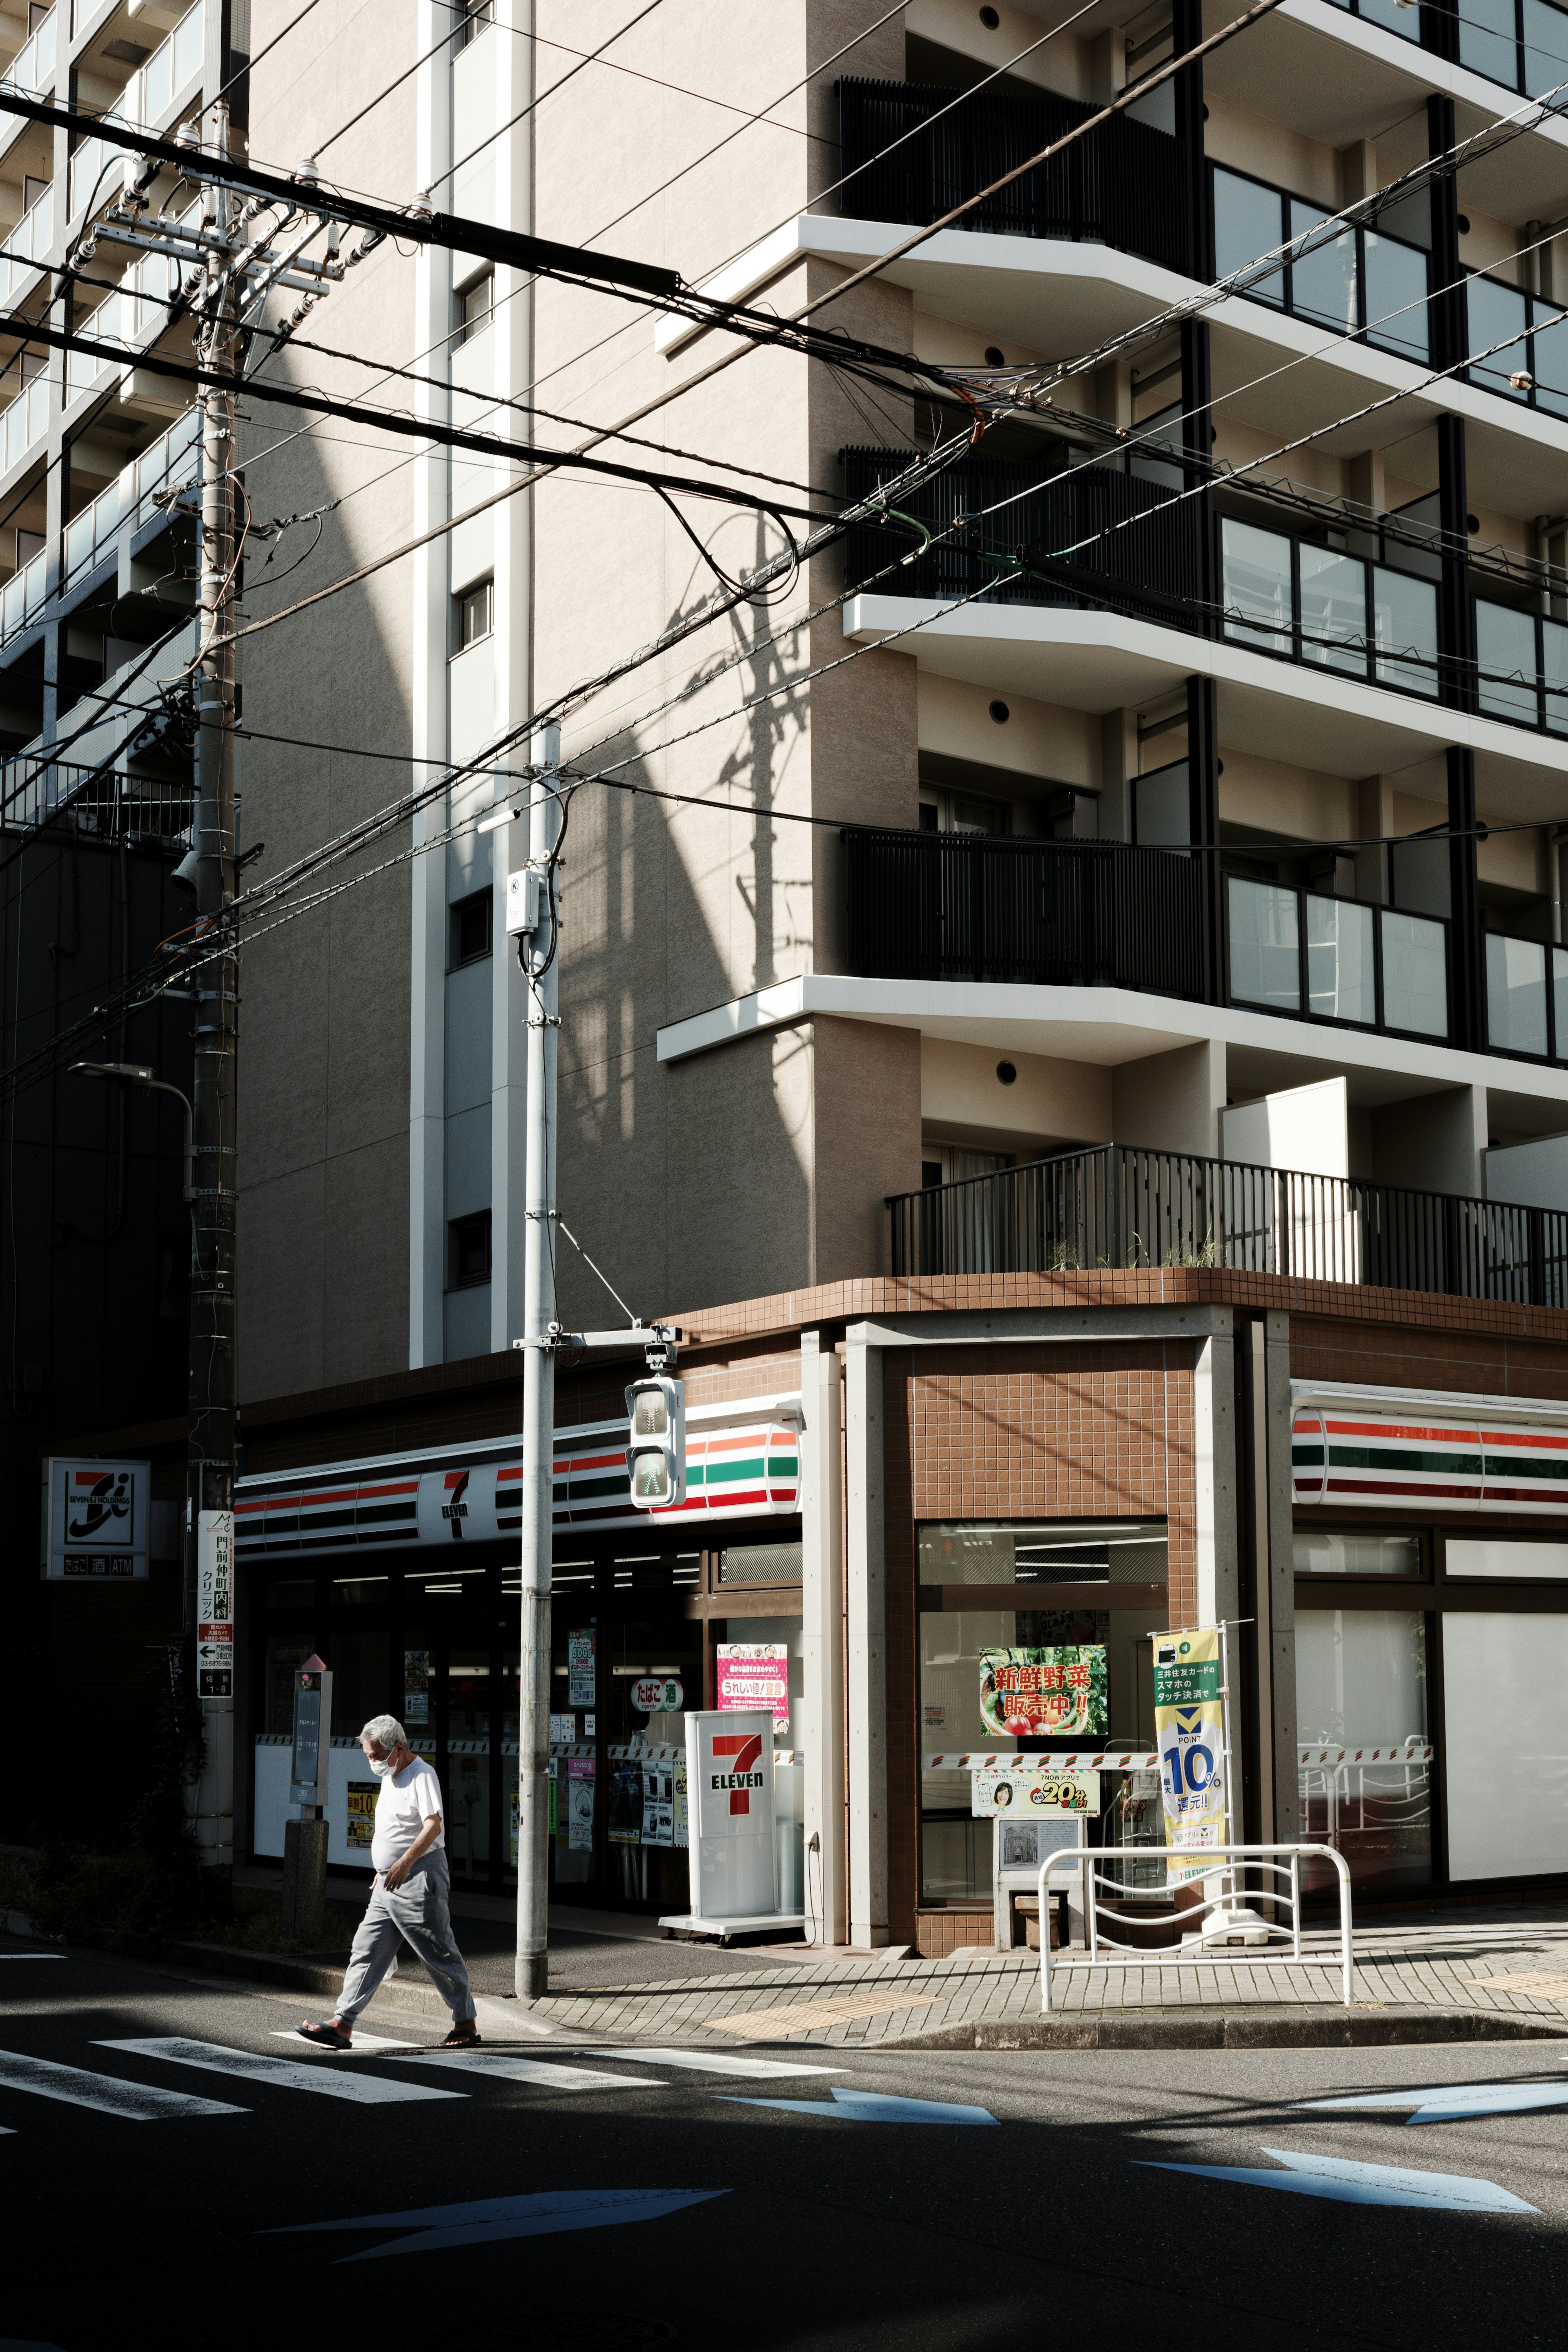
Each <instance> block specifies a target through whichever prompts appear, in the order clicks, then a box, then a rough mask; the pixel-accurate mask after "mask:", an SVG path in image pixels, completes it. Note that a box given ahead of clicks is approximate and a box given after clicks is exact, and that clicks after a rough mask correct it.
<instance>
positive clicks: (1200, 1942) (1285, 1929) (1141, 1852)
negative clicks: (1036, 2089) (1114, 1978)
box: [1037, 1845, 1355, 2014]
mask: <svg viewBox="0 0 1568 2352" xmlns="http://www.w3.org/2000/svg"><path fill="white" fill-rule="evenodd" d="M1134 1855H1135V1856H1136V1859H1137V1860H1138V1861H1139V1862H1140V1863H1148V1862H1160V1861H1165V1862H1179V1863H1181V1864H1183V1865H1184V1867H1185V1868H1187V1869H1189V1870H1190V1869H1192V1868H1193V1866H1194V1864H1198V1863H1201V1864H1202V1870H1203V1875H1202V1876H1201V1877H1197V1876H1194V1877H1192V1878H1190V1879H1187V1880H1186V1881H1185V1882H1184V1888H1183V1891H1184V1893H1186V1894H1187V1895H1192V1894H1193V1893H1194V1890H1198V1889H1203V1890H1205V1891H1204V1892H1202V1893H1200V1894H1199V1895H1198V1899H1197V1900H1196V1901H1195V1902H1192V1901H1189V1902H1188V1903H1186V1904H1184V1906H1183V1907H1182V1909H1181V1910H1180V1911H1178V1912H1177V1913H1176V1915H1175V1919H1174V1921H1173V1925H1175V1926H1177V1927H1181V1928H1182V1929H1183V1930H1184V1932H1185V1933H1186V1934H1187V1935H1189V1936H1191V1941H1190V1942H1182V1943H1177V1944H1172V1945H1155V1946H1149V1945H1133V1944H1122V1943H1119V1942H1117V1940H1116V1939H1115V1937H1110V1936H1107V1935H1104V1934H1103V1933H1102V1932H1101V1928H1100V1922H1101V1920H1102V1919H1110V1920H1114V1921H1115V1922H1116V1923H1117V1925H1118V1926H1120V1927H1140V1928H1142V1929H1143V1930H1144V1931H1145V1932H1147V1929H1148V1927H1149V1926H1150V1921H1149V1917H1148V1913H1147V1910H1146V1909H1145V1910H1144V1911H1142V1913H1140V1914H1129V1913H1125V1912H1121V1911H1114V1910H1111V1909H1110V1907H1109V1906H1108V1905H1107V1904H1106V1903H1105V1902H1103V1901H1102V1899H1101V1892H1102V1890H1103V1892H1104V1893H1105V1894H1107V1895H1111V1896H1113V1897H1114V1896H1115V1895H1122V1894H1125V1893H1127V1892H1128V1891H1130V1890H1129V1889H1128V1888H1127V1885H1126V1882H1125V1881H1124V1880H1122V1879H1121V1878H1120V1877H1118V1876H1117V1875H1116V1873H1117V1872H1118V1871H1119V1870H1121V1868H1123V1867H1124V1866H1125V1864H1126V1863H1127V1862H1128V1861H1129V1860H1131V1858H1133V1856H1134ZM1309 1856H1310V1857H1311V1858H1312V1859H1313V1860H1316V1861H1322V1862H1327V1863H1331V1864H1332V1865H1333V1868H1334V1871H1335V1872H1336V1874H1337V1875H1338V1878H1339V1882H1340V1940H1339V1951H1338V1953H1337V1955H1335V1956H1334V1958H1333V1960H1332V1961H1331V1965H1333V1966H1337V1967H1338V1969H1339V1970H1340V1980H1341V1985H1342V1998H1343V2000H1344V2005H1345V2007H1346V2008H1347V2009H1348V2008H1349V2007H1350V2005H1351V2000H1352V1994H1353V1992H1354V1989H1355V1955H1354V1951H1353V1948H1352V1942H1351V1874H1350V1867H1349V1864H1347V1863H1346V1861H1345V1858H1344V1856H1343V1854H1342V1853H1335V1851H1334V1849H1333V1847H1332V1846H1331V1845H1216V1846H1207V1847H1205V1848H1203V1849H1202V1850H1201V1852H1199V1851H1195V1850H1194V1848H1193V1847H1191V1846H1173V1845H1163V1846H1162V1845H1142V1846H1137V1847H1122V1846H1100V1847H1095V1846H1084V1847H1079V1848H1078V1849H1076V1850H1074V1851H1069V1852H1067V1853H1055V1854H1050V1855H1047V1858H1046V1860H1045V1861H1044V1862H1043V1863H1042V1864H1040V1870H1039V1878H1038V1882H1037V1884H1038V1892H1039V1902H1040V2008H1041V2011H1042V2012H1044V2013H1046V2014H1048V2013H1049V2011H1050V2008H1051V1927H1050V1914H1049V1911H1048V1910H1047V1901H1048V1899H1049V1894H1050V1888H1049V1885H1048V1883H1047V1882H1048V1881H1049V1880H1050V1878H1051V1877H1052V1876H1053V1874H1056V1875H1059V1876H1061V1877H1062V1878H1063V1884H1064V1886H1065V1883H1066V1879H1065V1874H1066V1873H1068V1871H1075V1872H1077V1874H1078V1875H1079V1883H1080V1885H1081V1887H1082V1902H1083V1917H1084V1933H1085V1936H1086V1937H1087V1938H1088V1957H1089V1961H1090V1963H1091V1964H1092V1965H1094V1966H1097V1967H1100V1968H1156V1969H1159V1968H1168V1967H1170V1966H1171V1965H1173V1963H1174V1964H1177V1965H1180V1964H1182V1963H1184V1962H1188V1961H1192V1960H1197V1961H1199V1962H1200V1963H1202V1964H1203V1965H1205V1966H1206V1967H1211V1968H1212V1967H1215V1966H1216V1965H1221V1966H1223V1965H1224V1964H1226V1963H1227V1962H1228V1963H1229V1964H1230V1965H1231V1966H1233V1967H1234V1966H1236V1965H1237V1964H1240V1965H1242V1966H1247V1964H1249V1963H1250V1964H1252V1965H1254V1966H1256V1965H1258V1964H1260V1963H1261V1964H1262V1965H1264V1966H1268V1967H1279V1966H1280V1965H1281V1964H1283V1965H1285V1966H1296V1965H1300V1966H1303V1967H1310V1968H1321V1967H1322V1966H1323V1964H1324V1960H1323V1955H1321V1953H1317V1952H1303V1950H1302V1949H1301V1864H1302V1862H1303V1860H1304V1859H1306V1858H1307V1857H1309ZM1237 1864H1244V1865H1245V1868H1246V1874H1247V1875H1249V1876H1250V1875H1252V1874H1258V1875H1259V1876H1264V1877H1272V1878H1273V1879H1275V1880H1276V1881H1283V1885H1275V1886H1273V1887H1263V1888H1254V1887H1245V1888H1244V1887H1240V1886H1238V1885H1237V1879H1238V1877H1239V1876H1241V1875H1242V1873H1241V1872H1240V1871H1238V1870H1237V1867H1236V1865H1237ZM1212 1880H1218V1882H1219V1884H1220V1892H1218V1893H1217V1894H1214V1895H1210V1894H1208V1893H1207V1892H1206V1889H1207V1886H1208V1885H1209V1883H1210V1882H1211V1881H1212ZM1259 1904H1268V1905H1269V1906H1271V1907H1272V1909H1273V1912H1274V1916H1273V1917H1272V1918H1271V1919H1268V1920H1267V1921H1262V1922H1258V1924H1261V1925H1262V1926H1264V1927H1266V1929H1267V1933H1268V1938H1269V1941H1268V1943H1267V1944H1265V1945H1262V1946H1259V1945H1258V1943H1256V1942H1253V1943H1250V1944H1244V1943H1241V1942H1239V1941H1237V1942H1231V1943H1222V1942H1221V1941H1219V1940H1218V1938H1217V1937H1215V1938H1213V1939H1212V1940H1211V1939H1210V1938H1208V1937H1203V1936H1200V1935H1194V1934H1192V1931H1193V1930H1194V1928H1196V1927H1199V1926H1200V1925H1201V1923H1202V1921H1203V1920H1204V1918H1205V1916H1207V1914H1209V1913H1210V1912H1215V1911H1233V1910H1237V1909H1238V1908H1240V1907H1242V1906H1247V1908H1248V1909H1249V1910H1252V1908H1253V1906H1257V1905H1259ZM1281 1910H1284V1911H1285V1912H1286V1913H1287V1914H1288V1916H1289V1925H1288V1926H1287V1925H1285V1924H1283V1923H1282V1922H1281V1920H1280V1918H1279V1913H1280V1911H1281ZM1254 1918H1255V1919H1256V1913H1255V1912H1254ZM1254 1933H1256V1927H1255V1928H1254ZM1275 1937H1279V1939H1280V1940H1281V1942H1283V1943H1288V1944H1289V1951H1288V1952H1287V1951H1284V1950H1279V1949H1277V1948H1275V1946H1274V1941H1273V1939H1274V1938H1275Z"/></svg>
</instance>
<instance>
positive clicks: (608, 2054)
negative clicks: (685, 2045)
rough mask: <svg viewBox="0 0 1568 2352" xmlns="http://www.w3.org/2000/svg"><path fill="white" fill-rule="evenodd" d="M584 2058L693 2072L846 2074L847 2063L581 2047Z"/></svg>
mask: <svg viewBox="0 0 1568 2352" xmlns="http://www.w3.org/2000/svg"><path fill="white" fill-rule="evenodd" d="M582 2054H583V2056H584V2058H629V2059H630V2060H631V2062H632V2063H633V2064H634V2065H636V2066H681V2067H686V2068H689V2071H690V2072H691V2073H692V2074H749V2075H751V2076H752V2077H753V2078H755V2077H756V2076H758V2075H766V2074H772V2075H777V2074H848V2073H850V2071H851V2069H850V2068H849V2067H847V2066H792V2065H789V2064H788V2063H786V2062H785V2061H784V2059H782V2058H738V2057H736V2058H732V2057H731V2056H730V2055H729V2053H728V2052H726V2051H721V2050H646V2049H637V2050H584V2052H583V2053H582Z"/></svg>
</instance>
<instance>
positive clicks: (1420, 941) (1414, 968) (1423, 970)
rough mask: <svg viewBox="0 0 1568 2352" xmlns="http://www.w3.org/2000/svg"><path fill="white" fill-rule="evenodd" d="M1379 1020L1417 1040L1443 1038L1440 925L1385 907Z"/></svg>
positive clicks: (1443, 940) (1444, 964)
mask: <svg viewBox="0 0 1568 2352" xmlns="http://www.w3.org/2000/svg"><path fill="white" fill-rule="evenodd" d="M1378 920H1379V922H1380V923H1381V925H1382V927H1383V1020H1384V1027H1385V1028H1387V1029H1407V1030H1410V1031H1411V1032H1413V1033H1414V1034H1415V1036H1417V1037H1446V1036H1447V1034H1448V946H1447V931H1446V929H1445V928H1444V926H1443V925H1442V924H1441V923H1429V922H1427V921H1426V920H1425V919H1424V918H1423V917H1421V916H1420V915H1400V914H1396V913H1395V912H1394V909H1393V908H1391V907H1385V908H1384V909H1383V911H1382V913H1381V914H1380V915H1379V917H1378Z"/></svg>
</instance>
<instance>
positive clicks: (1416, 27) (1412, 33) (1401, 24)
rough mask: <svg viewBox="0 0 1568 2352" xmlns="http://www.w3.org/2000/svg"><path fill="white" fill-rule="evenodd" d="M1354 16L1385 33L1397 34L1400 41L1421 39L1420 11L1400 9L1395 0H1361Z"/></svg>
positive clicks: (1416, 9) (1417, 9)
mask: <svg viewBox="0 0 1568 2352" xmlns="http://www.w3.org/2000/svg"><path fill="white" fill-rule="evenodd" d="M1356 15H1357V16H1364V17H1365V18H1366V21H1367V23H1368V24H1369V25H1381V26H1383V28H1384V32H1385V33H1397V34H1398V36H1399V37H1400V39H1401V40H1402V41H1419V39H1420V38H1421V11H1420V9H1419V8H1401V7H1399V6H1398V5H1397V0H1361V5H1360V6H1359V7H1358V8H1357V10H1356Z"/></svg>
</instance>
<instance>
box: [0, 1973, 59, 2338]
mask: <svg viewBox="0 0 1568 2352" xmlns="http://www.w3.org/2000/svg"><path fill="white" fill-rule="evenodd" d="M64 1958H65V1954H64V1953H63V1952H0V1960H63V1959H64ZM4 2342H5V2337H4V2336H0V2344H3V2343H4Z"/></svg>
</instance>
